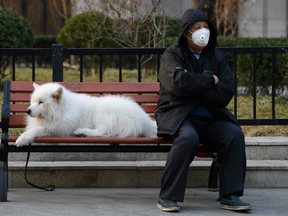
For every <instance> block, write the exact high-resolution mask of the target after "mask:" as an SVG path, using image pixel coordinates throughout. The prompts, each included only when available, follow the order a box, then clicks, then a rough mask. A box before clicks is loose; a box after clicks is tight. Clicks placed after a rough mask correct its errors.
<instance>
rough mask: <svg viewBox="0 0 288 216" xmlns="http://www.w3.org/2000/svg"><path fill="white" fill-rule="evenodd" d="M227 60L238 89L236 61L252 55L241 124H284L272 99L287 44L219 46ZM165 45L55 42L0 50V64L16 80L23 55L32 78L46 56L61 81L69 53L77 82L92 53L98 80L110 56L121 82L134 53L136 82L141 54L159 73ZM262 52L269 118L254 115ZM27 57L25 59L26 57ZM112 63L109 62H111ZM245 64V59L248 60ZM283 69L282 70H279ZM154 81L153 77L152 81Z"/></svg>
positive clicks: (287, 52) (140, 72)
mask: <svg viewBox="0 0 288 216" xmlns="http://www.w3.org/2000/svg"><path fill="white" fill-rule="evenodd" d="M219 49H221V50H222V51H223V52H225V53H226V55H227V56H228V57H229V59H230V63H231V70H232V71H233V73H234V75H235V88H236V89H238V76H239V71H238V67H239V60H238V56H240V55H249V56H251V58H252V61H251V63H249V65H248V67H249V68H251V71H252V75H251V76H252V81H253V85H252V93H251V94H252V100H253V106H252V113H253V114H252V117H251V118H245V119H239V118H238V119H239V122H240V124H241V125H287V124H288V118H287V117H286V116H285V117H284V118H283V117H282V118H279V117H277V114H278V113H277V112H276V104H275V98H276V97H277V95H276V84H275V76H276V73H277V65H278V64H279V62H278V61H277V55H279V54H281V55H288V47H236V48H230V47H229V48H219ZM164 50H165V48H103V49H100V48H91V49H86V48H85V49H84V48H83V49H82V48H80V49H79V48H67V49H66V48H63V47H62V46H61V45H59V44H54V45H53V46H52V47H51V48H45V49H42V48H35V49H28V48H27V49H26V48H23V49H22V48H16V49H14V48H13V49H8V48H7V49H5V48H4V49H0V63H1V59H2V60H3V57H4V56H5V57H7V58H8V59H9V61H10V68H11V80H16V73H17V70H16V69H17V67H18V65H17V62H18V59H19V58H23V57H26V59H25V63H26V64H28V65H29V67H31V70H32V77H31V80H32V81H37V80H35V74H36V68H37V64H38V63H37V59H39V58H43V57H45V58H48V59H49V61H50V67H52V81H55V82H60V81H63V80H64V73H65V71H64V70H63V69H64V68H63V62H64V61H65V59H67V58H68V57H69V56H77V59H78V62H77V64H78V68H79V82H82V81H83V77H84V69H85V64H84V58H85V56H95V57H97V68H98V71H99V81H100V82H103V81H104V80H103V74H104V65H105V63H106V62H107V60H106V61H105V58H107V57H113V61H115V59H116V61H117V67H118V70H119V81H120V82H122V81H123V78H122V75H123V73H122V72H123V68H124V67H125V57H127V56H133V57H134V60H135V61H136V63H135V65H136V68H137V80H138V82H142V81H143V80H142V75H143V68H142V67H143V64H142V63H143V62H142V61H143V56H153V67H154V69H155V70H156V71H157V72H158V71H159V67H160V57H161V54H162V53H163V52H164ZM259 54H265V55H269V56H270V57H269V59H270V62H269V65H270V68H271V76H270V77H269V78H267V79H268V80H269V79H270V80H271V86H270V95H269V97H271V117H270V118H259V117H258V116H257V76H256V74H257V67H258V66H259V63H257V60H256V59H257V55H259ZM27 57H28V58H27ZM110 64H111V62H110ZM247 64H248V62H247ZM285 64H286V66H285V68H284V69H283V70H284V73H286V74H288V71H287V70H288V69H287V68H288V66H287V64H288V62H286V63H285ZM282 72H283V71H282ZM156 80H157V78H156V76H155V81H156ZM238 97H239V95H238V94H236V95H235V97H234V101H233V102H234V103H233V109H234V110H233V112H234V115H235V116H236V117H237V115H238V109H239V103H238Z"/></svg>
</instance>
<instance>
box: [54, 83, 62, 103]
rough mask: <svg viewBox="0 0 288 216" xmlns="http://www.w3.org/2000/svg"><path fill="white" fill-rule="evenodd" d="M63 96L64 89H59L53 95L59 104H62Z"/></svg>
mask: <svg viewBox="0 0 288 216" xmlns="http://www.w3.org/2000/svg"><path fill="white" fill-rule="evenodd" d="M62 94H63V89H62V88H61V87H59V88H58V89H57V90H56V91H55V92H54V93H53V94H52V97H53V98H54V99H55V100H56V102H57V103H59V102H60V100H61V98H62Z"/></svg>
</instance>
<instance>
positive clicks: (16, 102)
mask: <svg viewBox="0 0 288 216" xmlns="http://www.w3.org/2000/svg"><path fill="white" fill-rule="evenodd" d="M36 83H37V84H40V85H41V84H43V83H44V82H36ZM59 84H61V85H63V86H65V87H66V88H67V89H69V90H71V91H73V92H77V93H85V94H90V95H93V96H101V95H103V94H122V95H126V96H129V97H131V98H132V99H133V100H135V101H136V102H137V103H139V104H140V105H141V107H142V108H143V109H144V110H145V111H146V112H147V113H148V114H150V115H151V116H152V117H153V118H154V111H155V109H156V106H157V101H158V93H159V83H157V82H141V83H140V82H125V83H124V82H123V83H122V82H60V83H59ZM9 86H10V88H9ZM33 90H34V88H33V82H26V81H23V82H22V81H5V83H4V104H5V100H6V103H9V105H10V121H9V128H23V127H25V120H24V119H25V118H24V116H25V113H26V109H27V107H28V106H29V103H30V95H31V93H32V92H33ZM8 91H9V92H8ZM7 93H10V98H7V96H8V95H7ZM5 95H6V96H5ZM5 97H6V98H5ZM6 105H7V104H6Z"/></svg>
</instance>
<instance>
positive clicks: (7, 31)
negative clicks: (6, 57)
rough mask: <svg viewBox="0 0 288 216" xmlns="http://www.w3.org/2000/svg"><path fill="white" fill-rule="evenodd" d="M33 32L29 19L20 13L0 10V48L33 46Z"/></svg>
mask: <svg viewBox="0 0 288 216" xmlns="http://www.w3.org/2000/svg"><path fill="white" fill-rule="evenodd" d="M32 44H33V33H32V30H31V28H30V27H29V25H28V23H27V21H26V20H25V19H24V18H23V17H22V16H21V15H19V14H17V13H16V12H13V11H9V10H0V48H20V47H21V48H22V47H31V46H32Z"/></svg>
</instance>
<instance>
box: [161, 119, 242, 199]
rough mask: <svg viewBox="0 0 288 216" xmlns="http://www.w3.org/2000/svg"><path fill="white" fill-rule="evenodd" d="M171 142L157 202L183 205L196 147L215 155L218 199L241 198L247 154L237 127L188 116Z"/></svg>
mask: <svg viewBox="0 0 288 216" xmlns="http://www.w3.org/2000/svg"><path fill="white" fill-rule="evenodd" d="M171 139H172V147H171V150H170V152H169V154H168V158H167V162H166V165H165V170H164V175H163V177H162V181H161V190H160V195H159V197H160V198H166V199H171V200H174V201H177V202H183V200H184V194H185V188H186V183H187V174H188V169H189V165H190V164H191V162H192V161H193V159H194V157H195V155H196V154H197V151H198V143H203V144H205V145H207V146H209V148H211V150H213V151H216V152H218V157H219V165H220V170H219V197H222V196H225V195H227V194H230V193H235V194H237V195H238V196H242V195H243V190H244V182H245V175H246V154H245V140H244V134H243V132H242V129H241V128H240V127H239V126H237V125H235V124H233V123H231V122H229V121H226V120H221V119H217V118H195V117H191V116H190V117H189V118H187V119H186V120H184V122H183V123H182V125H181V126H180V128H179V130H178V131H177V133H176V135H175V136H173V137H171Z"/></svg>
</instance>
